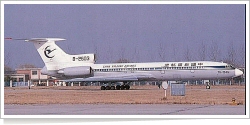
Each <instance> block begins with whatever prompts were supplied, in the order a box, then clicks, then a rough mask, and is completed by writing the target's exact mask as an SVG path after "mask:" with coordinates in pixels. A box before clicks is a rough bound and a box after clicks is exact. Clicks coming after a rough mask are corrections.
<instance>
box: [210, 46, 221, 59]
mask: <svg viewBox="0 0 250 125" xmlns="http://www.w3.org/2000/svg"><path fill="white" fill-rule="evenodd" d="M209 51H210V53H209V57H210V60H212V61H219V55H220V50H219V49H218V44H217V42H212V45H211V46H210V49H209Z"/></svg>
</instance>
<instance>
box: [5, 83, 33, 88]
mask: <svg viewBox="0 0 250 125" xmlns="http://www.w3.org/2000/svg"><path fill="white" fill-rule="evenodd" d="M25 86H28V82H12V87H25ZM4 87H10V82H4Z"/></svg>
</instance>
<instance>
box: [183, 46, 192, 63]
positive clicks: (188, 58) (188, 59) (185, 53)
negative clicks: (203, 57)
mask: <svg viewBox="0 0 250 125" xmlns="http://www.w3.org/2000/svg"><path fill="white" fill-rule="evenodd" d="M184 58H185V60H186V61H192V56H191V52H190V49H189V47H188V46H187V48H186V50H185V52H184Z"/></svg>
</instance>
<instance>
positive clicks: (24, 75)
mask: <svg viewBox="0 0 250 125" xmlns="http://www.w3.org/2000/svg"><path fill="white" fill-rule="evenodd" d="M41 70H42V68H18V69H16V70H15V73H12V74H5V78H6V79H8V78H7V77H9V79H11V80H12V81H13V82H28V81H30V82H31V84H32V85H34V86H52V85H53V79H51V77H50V76H47V75H43V74H41Z"/></svg>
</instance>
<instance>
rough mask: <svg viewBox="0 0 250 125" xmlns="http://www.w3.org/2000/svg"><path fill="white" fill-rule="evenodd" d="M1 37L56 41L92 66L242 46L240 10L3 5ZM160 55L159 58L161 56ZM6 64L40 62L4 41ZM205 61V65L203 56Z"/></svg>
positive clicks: (23, 47) (25, 46)
mask: <svg viewBox="0 0 250 125" xmlns="http://www.w3.org/2000/svg"><path fill="white" fill-rule="evenodd" d="M4 36H5V37H13V38H39V37H43V38H44V37H46V38H47V37H57V38H65V39H66V41H62V42H57V45H59V46H60V47H61V48H62V49H63V50H65V52H67V53H70V54H81V53H95V52H97V55H98V61H97V63H108V62H114V61H116V60H118V59H119V58H121V57H124V58H127V59H129V60H131V61H133V62H152V61H187V60H186V59H185V53H187V51H189V53H190V55H191V56H192V60H200V56H201V54H200V53H201V48H202V47H201V46H202V45H204V46H205V47H206V53H209V51H210V50H211V47H212V46H214V45H216V46H217V47H218V50H219V53H220V57H219V58H221V59H223V58H226V56H227V55H228V52H227V51H228V49H229V48H230V46H233V47H234V49H235V51H237V54H238V55H237V60H240V57H242V56H245V55H243V54H241V55H239V53H241V52H239V51H242V50H243V49H242V48H244V47H245V5H243V4H234V5H229V4H227V5H223V4H220V5H213V4H205V5H199V4H197V5H189V4H186V5H185V4H184V5H175V4H165V5H84V4H78V5H49V4H48V5H46V4H45V5H13V4H11V5H4ZM160 53H163V55H164V58H161V57H160ZM4 54H5V63H6V64H8V65H9V66H11V67H12V68H16V67H18V66H19V65H21V64H25V63H29V64H34V65H36V66H37V67H43V66H44V63H43V61H42V60H41V58H40V56H39V54H38V53H37V51H36V49H35V47H34V45H33V44H32V43H26V42H23V41H5V42H4ZM205 60H210V58H209V56H208V54H206V57H205Z"/></svg>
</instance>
